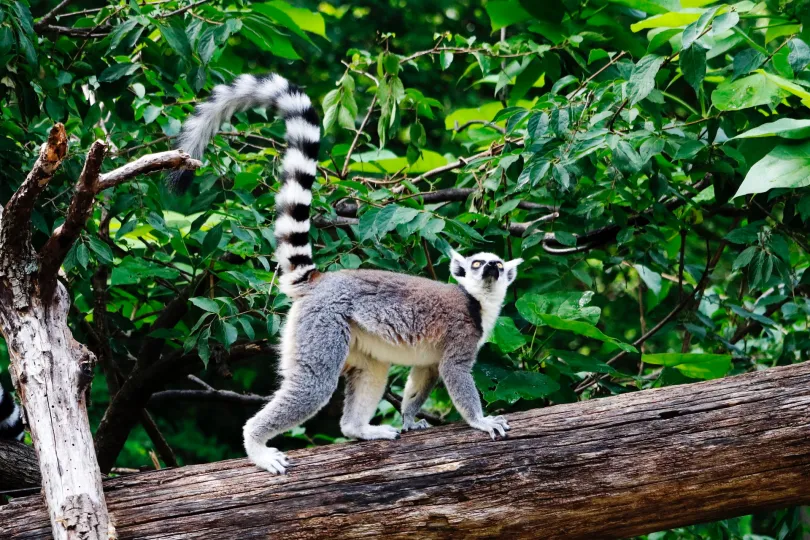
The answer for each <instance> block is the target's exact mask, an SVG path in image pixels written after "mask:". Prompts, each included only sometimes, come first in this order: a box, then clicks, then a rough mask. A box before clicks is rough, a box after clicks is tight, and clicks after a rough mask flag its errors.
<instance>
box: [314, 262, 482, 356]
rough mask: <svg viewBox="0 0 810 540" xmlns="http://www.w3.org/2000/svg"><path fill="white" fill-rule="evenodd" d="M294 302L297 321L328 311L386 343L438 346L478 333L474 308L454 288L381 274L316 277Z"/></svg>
mask: <svg viewBox="0 0 810 540" xmlns="http://www.w3.org/2000/svg"><path fill="white" fill-rule="evenodd" d="M299 302H302V306H301V308H302V313H301V315H302V318H303V319H305V318H306V316H305V313H306V312H308V311H313V310H317V311H323V310H329V311H332V312H334V313H335V315H336V316H343V317H346V318H347V319H348V320H349V321H351V322H352V323H353V324H355V325H357V326H358V327H359V328H361V329H363V330H365V331H367V332H369V333H372V334H375V335H378V336H380V337H382V338H384V339H385V340H386V341H389V342H391V343H400V344H409V345H416V344H418V343H420V342H424V341H429V342H431V343H434V344H435V345H438V346H441V345H443V344H444V341H445V340H446V339H447V338H448V335H452V336H453V337H456V338H462V337H465V338H466V337H469V338H474V341H475V340H477V339H478V337H480V333H481V315H480V305H478V302H477V300H475V299H474V298H472V297H471V296H470V295H469V294H467V293H466V292H465V291H464V289H462V288H461V287H459V286H458V285H451V284H448V283H441V282H438V281H433V280H430V279H426V278H422V277H417V276H409V275H405V274H398V273H394V272H386V271H383V270H341V271H338V272H329V273H325V274H321V275H320V276H319V277H318V279H317V281H316V282H314V283H313V284H312V286H311V289H310V291H309V294H308V295H307V296H306V297H305V298H302V299H301V300H299ZM448 323H449V324H448ZM448 331H449V332H448ZM476 334H477V335H478V337H476Z"/></svg>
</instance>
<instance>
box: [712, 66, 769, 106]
mask: <svg viewBox="0 0 810 540" xmlns="http://www.w3.org/2000/svg"><path fill="white" fill-rule="evenodd" d="M783 96H784V93H783V92H782V91H781V90H780V89H779V87H778V86H777V85H776V84H774V82H773V81H771V80H769V79H768V78H767V77H766V76H765V75H763V74H762V73H755V74H753V75H750V76H748V77H745V78H744V79H740V80H738V81H734V82H730V81H726V82H724V83H722V84H721V85H720V86H718V87H717V88H716V89H715V91H714V92H712V105H714V106H715V107H717V108H718V109H720V110H721V111H737V110H740V109H747V108H749V107H757V106H759V105H771V106H775V105H776V104H777V103H779V101H780V100H781V99H782V97H783Z"/></svg>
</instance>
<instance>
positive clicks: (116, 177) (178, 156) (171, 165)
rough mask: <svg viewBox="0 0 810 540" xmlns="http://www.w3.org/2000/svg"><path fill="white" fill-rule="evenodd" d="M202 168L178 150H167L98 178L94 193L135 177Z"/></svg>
mask: <svg viewBox="0 0 810 540" xmlns="http://www.w3.org/2000/svg"><path fill="white" fill-rule="evenodd" d="M199 167H202V163H201V162H200V161H199V160H196V159H194V158H192V157H191V156H189V155H188V154H186V153H185V152H181V151H180V150H168V151H166V152H158V153H156V154H148V155H145V156H141V157H139V158H138V159H136V160H135V161H133V162H132V163H127V164H126V165H124V166H123V167H119V168H117V169H115V170H113V171H110V172H108V173H104V174H102V175H101V176H100V177H99V181H98V185H97V188H96V193H98V192H99V191H103V190H105V189H109V188H111V187H115V186H117V185H118V184H122V183H124V182H126V181H128V180H132V179H133V178H135V177H136V176H141V175H144V174H151V173H154V172H158V171H166V170H193V169H198V168H199Z"/></svg>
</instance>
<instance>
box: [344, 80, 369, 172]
mask: <svg viewBox="0 0 810 540" xmlns="http://www.w3.org/2000/svg"><path fill="white" fill-rule="evenodd" d="M376 104H377V94H374V97H372V98H371V105H369V106H368V112H367V113H366V116H365V118H363V121H362V122H361V123H360V128H359V129H358V130H357V133H355V134H354V139H353V140H352V144H351V145H350V146H349V151H348V152H346V159H345V161H344V162H343V169H342V170H341V171H340V177H341V178H346V175H347V174H348V172H349V163H350V160H351V157H352V152H354V149H355V148H357V141H359V140H360V135H361V134H362V133H363V130H364V129H365V127H366V124H367V123H368V119H369V118H371V113H372V112H374V105H376Z"/></svg>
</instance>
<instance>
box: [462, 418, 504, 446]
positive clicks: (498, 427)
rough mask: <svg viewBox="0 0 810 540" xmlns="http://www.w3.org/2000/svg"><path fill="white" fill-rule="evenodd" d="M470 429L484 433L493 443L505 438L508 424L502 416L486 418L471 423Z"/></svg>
mask: <svg viewBox="0 0 810 540" xmlns="http://www.w3.org/2000/svg"><path fill="white" fill-rule="evenodd" d="M470 426H471V427H474V428H475V429H480V430H481V431H486V432H487V433H489V436H490V437H491V438H492V440H493V441H495V440H498V437H500V438H501V439H505V438H506V432H507V431H508V430H509V424H508V423H507V422H506V418H504V417H503V416H486V417H484V418H482V419H481V420H478V421H477V422H474V423H471V424H470Z"/></svg>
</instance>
